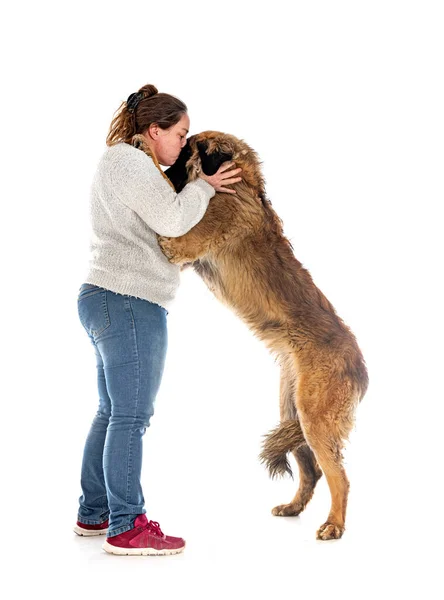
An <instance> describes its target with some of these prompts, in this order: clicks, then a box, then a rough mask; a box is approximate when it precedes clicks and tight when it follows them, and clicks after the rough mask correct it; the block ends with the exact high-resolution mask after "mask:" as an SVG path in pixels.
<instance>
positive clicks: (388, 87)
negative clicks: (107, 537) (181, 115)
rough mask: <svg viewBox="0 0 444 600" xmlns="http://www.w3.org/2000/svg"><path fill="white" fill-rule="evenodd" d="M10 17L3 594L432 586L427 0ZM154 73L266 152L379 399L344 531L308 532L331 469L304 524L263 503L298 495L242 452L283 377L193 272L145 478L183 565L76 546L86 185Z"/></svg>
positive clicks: (436, 538) (431, 7) (432, 271)
mask: <svg viewBox="0 0 444 600" xmlns="http://www.w3.org/2000/svg"><path fill="white" fill-rule="evenodd" d="M2 13H3V14H2V19H1V22H2V36H1V42H0V43H1V46H2V48H1V50H2V58H3V61H2V63H3V66H2V73H3V75H2V80H3V82H2V83H3V85H2V88H3V92H2V116H3V119H2V128H3V143H2V145H1V152H2V161H1V162H2V167H3V168H2V188H3V189H2V192H3V193H2V200H3V202H2V207H3V218H2V219H1V222H2V265H3V268H2V274H3V277H2V279H3V281H2V294H1V299H2V309H3V310H2V340H3V360H2V366H3V367H4V374H3V377H2V383H3V390H2V399H3V402H2V406H3V408H4V412H5V414H4V417H3V435H2V461H3V467H2V473H3V478H2V480H3V481H2V489H3V492H2V530H3V533H4V537H3V539H2V544H1V546H2V551H4V552H5V555H6V558H7V560H8V563H7V564H8V565H9V566H8V567H7V570H8V573H9V574H10V575H11V580H12V583H13V589H14V590H15V592H14V593H15V594H17V597H24V596H26V595H27V594H29V595H31V594H33V595H34V593H35V592H36V591H38V592H39V593H40V594H42V595H43V594H44V595H45V597H47V598H60V597H68V596H69V597H70V596H71V595H77V594H80V593H81V594H82V595H84V597H91V598H92V597H95V596H96V595H98V594H101V595H102V596H105V595H106V597H108V598H109V597H111V598H113V597H122V595H123V594H126V597H128V598H130V597H133V596H134V595H136V594H137V596H138V597H145V596H146V597H160V595H159V596H158V594H160V593H161V594H162V596H161V597H163V598H176V597H178V596H179V595H180V596H181V597H186V598H188V597H190V598H191V597H193V598H199V599H200V598H202V599H204V598H205V599H206V598H226V597H234V598H269V597H270V596H271V595H272V594H273V595H276V597H280V598H292V597H303V598H324V597H327V596H328V597H330V598H352V597H353V598H355V597H358V596H359V597H365V598H366V597H369V598H373V597H375V596H376V595H377V596H378V597H381V598H389V597H401V596H402V595H405V594H406V593H407V592H409V593H411V594H412V596H416V595H417V594H419V593H421V594H422V595H423V596H424V597H427V598H438V597H442V596H440V594H442V581H441V576H440V571H439V568H441V571H442V531H441V529H442V525H441V515H442V501H443V496H442V492H441V491H440V479H442V454H443V453H442V433H441V432H442V418H443V407H442V403H443V392H442V383H441V377H442V375H441V374H442V371H443V359H444V357H443V352H442V339H443V334H444V331H443V326H442V325H443V324H442V312H443V308H442V300H443V296H442V281H441V280H442V277H441V274H442V258H443V252H442V244H441V238H442V216H441V215H442V212H441V211H440V210H439V204H441V203H442V200H443V175H442V168H443V153H444V152H443V139H444V135H443V134H444V119H443V106H444V93H443V56H444V48H443V46H444V44H443V26H444V23H443V14H442V3H440V2H429V1H427V0H422V1H418V2H410V1H408V0H404V1H402V2H396V1H390V0H385V1H375V0H374V1H373V2H361V1H349V2H345V1H339V2H333V1H330V2H316V1H312V2H293V3H290V2H282V1H276V0H275V1H274V2H267V3H253V2H240V1H239V2H231V1H230V0H228V1H225V2H223V3H214V4H210V3H205V2H197V1H195V2H193V1H191V2H182V3H179V2H167V3H166V2H165V3H161V2H158V3H151V2H139V1H131V2H128V3H124V2H107V3H105V2H103V3H102V2H94V1H93V0H91V1H89V2H76V3H66V2H57V3H56V2H44V1H43V2H36V3H31V2H22V3H18V4H15V5H14V8H11V6H9V7H7V8H4V9H2ZM146 83H153V84H155V85H156V86H157V87H158V89H159V90H160V91H163V92H168V93H171V94H174V95H176V96H178V97H179V98H181V99H182V100H184V101H185V103H186V104H187V105H188V109H189V115H190V119H191V133H197V132H199V131H203V130H205V129H215V130H220V131H225V132H228V133H232V134H234V135H236V136H237V137H240V138H243V139H244V140H245V141H246V142H247V143H248V144H249V145H250V146H252V147H253V148H254V149H255V150H256V151H257V152H258V154H259V156H260V158H261V160H262V161H263V171H264V175H265V179H266V189H267V194H268V197H269V198H270V199H271V201H272V203H273V206H274V208H275V209H276V211H277V213H278V214H279V215H280V216H281V218H282V219H283V221H284V227H285V233H286V235H287V237H288V238H289V239H290V240H291V242H292V244H293V246H294V249H295V254H296V256H297V257H298V259H299V260H300V261H301V262H302V263H303V264H304V266H305V267H307V268H308V269H309V270H310V272H311V274H312V276H313V278H314V281H315V283H316V284H317V285H318V287H319V288H320V289H321V290H322V291H323V292H324V293H325V294H326V295H327V297H328V298H329V300H330V301H331V302H332V303H333V305H334V306H335V307H336V309H337V311H338V313H339V314H340V316H341V317H342V318H343V319H344V320H345V322H346V323H347V324H348V325H349V326H350V327H351V328H352V330H353V331H354V333H355V334H356V336H357V338H358V341H359V343H360V346H361V348H362V350H363V353H364V355H365V358H366V361H367V365H368V369H369V375H370V388H369V391H368V393H367V396H366V397H365V399H364V401H363V403H362V404H361V406H360V407H359V410H358V415H357V422H356V429H355V431H354V432H353V434H352V436H351V443H350V447H349V448H348V450H347V452H346V463H347V471H348V474H349V477H350V480H351V492H350V500H349V511H348V521H347V531H346V533H345V535H344V537H343V539H342V540H340V541H338V542H328V543H325V542H318V541H316V540H315V531H316V529H317V527H318V526H319V525H320V524H321V523H323V522H324V520H325V518H326V516H327V514H328V510H329V502H330V499H329V493H328V489H327V485H326V482H325V480H324V478H323V479H322V480H321V481H320V482H319V484H318V487H317V489H316V493H315V497H314V499H313V501H312V502H311V503H310V505H309V506H308V508H307V509H306V511H305V512H304V513H303V514H302V515H301V516H300V517H299V518H293V519H292V518H277V517H273V516H272V515H271V508H272V507H273V506H275V505H276V504H281V503H284V502H289V501H290V500H291V498H292V497H293V495H294V492H295V490H296V486H297V469H295V470H296V475H295V481H294V482H292V481H291V480H290V479H285V480H280V481H271V480H270V479H269V478H268V475H267V473H266V471H265V470H264V468H263V467H262V466H261V465H260V464H259V462H258V460H257V455H258V454H259V452H260V449H261V448H260V444H261V439H262V437H261V436H262V435H263V434H265V433H266V432H267V431H268V430H269V429H271V428H272V427H274V426H275V425H276V424H277V422H278V418H279V413H278V387H279V372H278V370H277V366H276V364H275V363H274V361H273V359H272V357H270V356H269V355H268V353H267V351H266V350H265V348H264V347H263V346H261V344H260V343H259V342H258V341H257V340H256V339H255V338H254V337H253V336H252V334H251V333H250V332H249V331H248V330H247V328H246V327H245V326H244V325H243V323H241V322H240V321H238V320H237V319H236V318H235V317H234V315H233V314H232V313H231V312H229V311H228V309H226V308H225V307H224V306H222V305H221V304H220V303H218V301H217V300H216V299H214V298H213V296H212V295H211V294H210V292H209V291H208V290H207V289H206V287H205V286H204V284H203V283H202V282H201V281H200V280H199V279H198V277H197V276H196V275H195V274H194V273H193V272H191V271H190V272H185V273H183V274H182V285H181V287H180V290H179V293H178V295H177V299H176V302H175V305H174V307H173V308H172V309H171V310H170V315H169V317H168V322H169V350H168V356H167V365H166V370H165V374H164V379H163V382H162V387H161V390H160V393H159V395H158V398H157V402H156V413H155V415H154V417H153V418H152V421H151V427H150V428H149V429H148V430H147V432H146V434H145V438H144V465H143V486H144V492H145V499H146V508H147V512H148V516H149V518H151V519H153V520H157V521H159V522H160V524H161V527H162V528H163V529H164V530H165V531H166V533H168V534H170V535H180V536H183V537H185V538H186V540H187V548H186V551H185V552H184V554H183V555H179V556H175V557H165V558H147V557H145V558H143V557H139V558H137V557H136V558H131V557H113V556H109V555H107V554H105V553H104V552H103V551H102V550H101V544H102V542H103V538H91V539H86V538H79V537H77V536H75V534H74V533H72V529H71V528H72V526H73V524H74V522H75V520H76V514H77V513H76V511H77V499H78V496H79V495H80V487H79V486H80V465H81V454H82V450H83V443H84V440H85V437H86V435H87V432H88V429H89V425H90V422H91V421H92V418H93V416H94V413H95V410H96V404H97V395H96V369H95V358H94V354H93V348H92V346H91V345H90V342H89V340H88V339H87V336H86V334H85V332H84V330H83V329H82V327H81V325H80V323H79V321H78V316H77V292H78V288H79V287H80V285H81V283H82V282H83V276H84V273H85V270H86V268H87V261H88V244H89V223H88V196H89V187H90V184H91V181H92V177H93V174H94V171H95V168H96V165H97V162H98V160H99V158H100V156H101V154H102V152H103V151H104V149H105V137H106V134H107V131H108V127H109V124H110V122H111V119H112V117H113V113H114V111H115V110H116V109H117V108H118V106H119V105H120V103H121V101H122V100H125V99H126V98H127V97H128V95H129V94H130V93H131V92H134V91H137V89H138V88H140V87H141V86H142V85H144V84H146ZM292 465H293V467H295V463H294V462H292ZM4 566H6V563H4ZM8 597H12V596H8Z"/></svg>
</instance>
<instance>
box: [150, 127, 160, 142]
mask: <svg viewBox="0 0 444 600" xmlns="http://www.w3.org/2000/svg"><path fill="white" fill-rule="evenodd" d="M159 129H160V128H159V125H158V124H157V123H151V125H150V126H149V127H148V130H147V132H148V135H149V137H150V138H151V139H153V140H155V139H157V138H158V137H159Z"/></svg>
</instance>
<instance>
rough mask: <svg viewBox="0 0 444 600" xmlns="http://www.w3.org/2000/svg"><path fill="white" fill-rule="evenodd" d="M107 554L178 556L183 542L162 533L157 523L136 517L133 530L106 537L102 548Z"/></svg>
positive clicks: (141, 516)
mask: <svg viewBox="0 0 444 600" xmlns="http://www.w3.org/2000/svg"><path fill="white" fill-rule="evenodd" d="M102 548H103V550H105V552H109V554H123V555H126V554H127V555H131V556H134V555H136V556H141V555H142V554H143V555H146V554H156V555H159V554H178V553H179V552H182V550H183V549H184V548H185V540H183V539H182V538H178V537H172V536H170V535H165V534H164V533H162V531H161V529H160V527H159V523H157V522H156V521H148V519H147V518H146V515H138V516H137V517H136V520H135V521H134V529H130V530H129V531H125V532H124V533H121V534H119V535H115V536H113V537H107V538H106V541H105V543H104V544H103V546H102Z"/></svg>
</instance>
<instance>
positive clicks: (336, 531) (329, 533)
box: [316, 521, 345, 540]
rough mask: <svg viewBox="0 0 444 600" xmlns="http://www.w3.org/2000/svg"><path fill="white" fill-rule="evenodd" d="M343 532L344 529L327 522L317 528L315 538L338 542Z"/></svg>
mask: <svg viewBox="0 0 444 600" xmlns="http://www.w3.org/2000/svg"><path fill="white" fill-rule="evenodd" d="M344 531H345V527H343V526H340V525H336V524H335V523H329V522H328V521H327V522H326V523H324V524H323V525H321V526H320V527H319V529H318V531H317V533H316V538H317V539H318V540H339V539H340V538H341V537H342V534H343V533H344Z"/></svg>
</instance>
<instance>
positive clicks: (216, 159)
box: [197, 141, 233, 175]
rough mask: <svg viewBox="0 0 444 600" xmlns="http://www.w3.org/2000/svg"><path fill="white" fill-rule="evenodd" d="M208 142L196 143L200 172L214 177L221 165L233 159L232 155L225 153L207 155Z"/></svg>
mask: <svg viewBox="0 0 444 600" xmlns="http://www.w3.org/2000/svg"><path fill="white" fill-rule="evenodd" d="M207 148H208V142H206V141H204V142H197V149H198V151H199V157H200V162H201V164H202V171H203V172H204V173H205V175H214V174H215V173H216V171H217V170H218V169H219V167H220V166H221V164H222V163H224V162H226V161H227V160H231V159H232V158H233V155H232V154H227V153H226V152H212V153H211V154H207Z"/></svg>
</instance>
